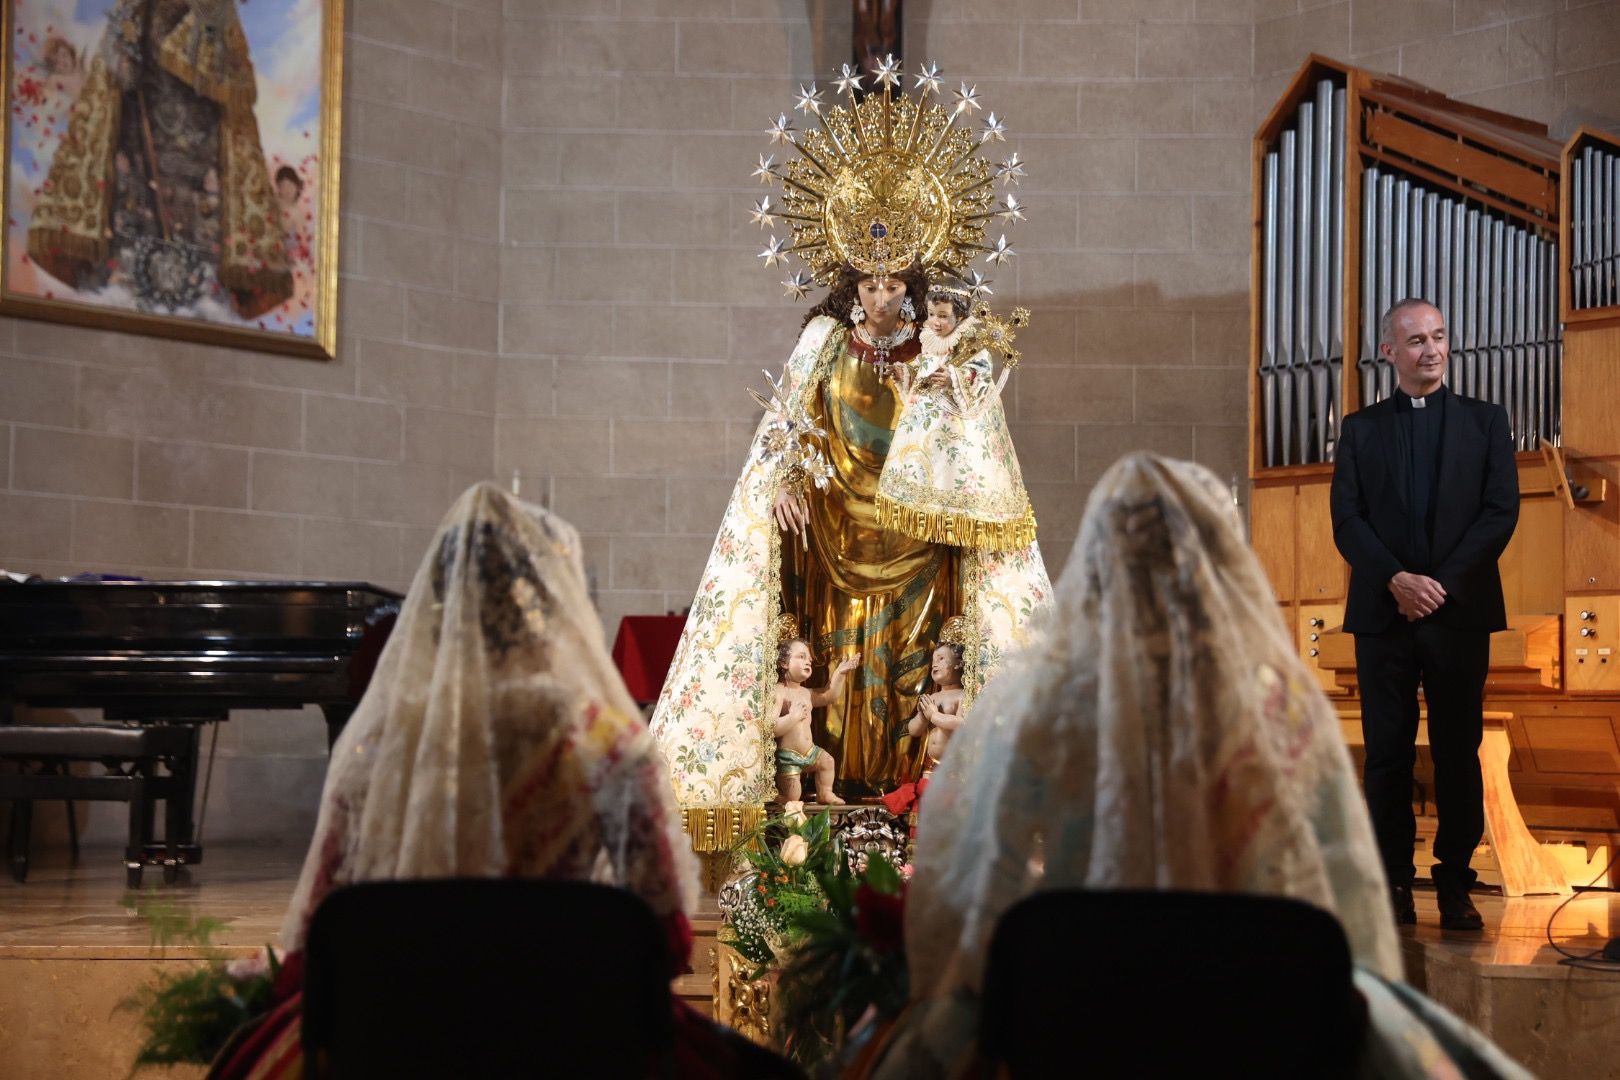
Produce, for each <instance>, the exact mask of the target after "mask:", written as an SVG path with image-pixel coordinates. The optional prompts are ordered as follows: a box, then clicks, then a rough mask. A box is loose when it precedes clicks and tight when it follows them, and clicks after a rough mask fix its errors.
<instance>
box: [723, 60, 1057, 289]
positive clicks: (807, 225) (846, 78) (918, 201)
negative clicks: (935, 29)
mask: <svg viewBox="0 0 1620 1080" xmlns="http://www.w3.org/2000/svg"><path fill="white" fill-rule="evenodd" d="M867 77H868V76H867V74H866V73H863V72H861V71H860V70H859V69H858V68H854V67H852V66H850V65H848V64H845V65H844V66H843V68H842V69H841V71H840V73H839V74H838V75H837V76H835V77H834V79H833V80H832V86H833V88H834V90H835V92H836V94H837V95H838V96H837V97H836V98H835V99H834V101H833V102H832V103H828V102H827V101H825V100H824V98H823V95H822V92H821V91H819V90H818V89H817V87H816V85H815V83H813V82H812V83H806V84H803V85H800V87H799V92H798V95H797V99H796V102H795V108H796V109H797V111H798V112H800V113H802V114H803V115H804V122H805V123H806V124H807V125H809V126H807V127H806V128H805V129H803V130H800V129H797V128H796V127H795V126H794V123H793V121H792V119H790V118H789V114H787V113H785V112H784V113H778V114H777V116H776V118H775V119H774V120H772V121H771V122H770V126H769V128H768V130H767V134H768V135H769V137H770V140H771V143H772V145H780V146H783V147H791V148H792V149H793V150H794V151H796V153H794V154H789V155H788V156H787V159H786V160H785V161H784V162H782V163H781V164H777V163H776V161H775V158H774V157H767V156H764V155H761V157H760V160H759V165H758V167H757V168H755V169H754V171H753V176H754V177H755V178H756V179H758V180H759V181H760V182H761V183H762V184H767V185H771V184H780V185H781V197H780V201H778V202H775V203H773V202H772V201H771V200H768V199H767V200H761V201H760V202H758V203H755V204H753V207H752V209H751V210H750V215H751V218H752V220H753V222H754V224H756V225H759V226H760V227H761V228H765V227H767V226H769V225H772V224H774V223H775V221H777V220H780V221H781V222H783V224H784V225H785V226H786V227H787V228H788V229H789V230H790V233H789V235H788V237H787V238H786V239H784V240H778V239H777V238H776V237H772V238H771V242H770V244H769V246H768V247H767V248H766V249H765V250H764V251H762V252H760V253H759V257H760V259H761V260H762V261H764V263H765V265H766V266H767V267H772V268H774V267H775V266H777V265H779V264H787V261H788V260H789V258H790V257H791V258H792V259H795V260H797V261H798V262H800V263H802V264H804V267H805V268H806V269H805V270H799V271H795V272H793V273H792V274H791V275H790V276H789V277H788V278H787V279H786V280H784V281H783V282H782V285H783V287H784V289H785V290H786V292H787V294H788V295H790V296H793V297H795V298H796V299H797V298H802V296H803V295H804V292H805V291H806V290H807V289H808V288H809V287H811V285H822V286H828V285H831V284H832V283H833V282H834V280H835V279H836V278H837V276H838V273H839V271H840V268H841V267H842V266H844V265H845V264H848V265H851V266H853V267H855V268H856V269H857V270H859V271H861V272H862V273H867V274H886V273H894V272H898V271H900V270H903V269H904V268H905V267H907V266H909V265H911V264H912V262H913V261H916V262H919V263H921V264H922V266H923V267H924V268H925V269H926V270H927V271H928V273H929V275H930V276H931V277H934V278H939V277H941V276H952V277H957V278H964V277H967V276H968V274H969V270H968V266H969V264H970V263H972V262H973V261H974V260H976V259H978V258H980V257H981V256H983V257H984V258H985V259H986V261H987V262H989V263H992V264H995V265H1005V263H1006V262H1007V260H1008V259H1010V258H1011V257H1012V256H1013V254H1014V252H1013V249H1012V247H1011V245H1010V244H1009V243H1008V241H1007V239H1006V237H1005V236H1002V237H1001V238H1000V239H999V240H998V241H996V242H995V243H994V244H992V243H990V242H989V241H988V239H987V237H986V236H985V229H986V227H987V225H988V223H989V222H990V221H991V220H993V219H995V218H1000V219H1001V220H1002V221H1003V222H1004V223H1006V224H1015V223H1017V222H1019V221H1022V220H1023V219H1024V209H1025V208H1024V207H1023V205H1022V204H1021V203H1019V202H1018V200H1017V199H1015V198H1012V197H1010V196H1009V197H1008V198H1007V200H1006V201H1005V202H1000V201H998V200H997V198H996V195H995V191H994V188H995V185H996V183H997V181H1000V182H1001V183H1002V184H1007V185H1011V184H1016V183H1017V182H1018V180H1019V179H1021V178H1022V176H1023V172H1024V164H1023V159H1022V158H1020V157H1019V155H1018V154H1017V153H1014V154H1013V155H1012V156H1011V157H1010V158H1009V159H1008V160H1006V161H1003V162H1001V163H999V164H997V163H996V162H994V161H992V160H990V159H989V158H988V157H986V156H985V154H986V153H987V152H988V151H989V148H990V147H991V146H993V145H994V144H996V143H999V142H1005V141H1006V138H1007V126H1006V120H1005V118H1004V117H1002V116H1001V115H1000V114H998V113H995V112H991V113H989V114H988V116H986V117H985V119H984V120H983V121H981V122H978V123H975V122H974V121H973V119H972V118H973V114H974V113H976V112H977V111H978V110H979V109H981V108H983V105H982V104H981V102H980V99H979V90H978V87H977V86H974V85H970V84H968V83H965V82H963V83H961V84H960V86H959V89H957V90H956V91H954V92H953V93H952V94H950V95H949V96H950V100H949V101H948V102H946V101H943V100H941V98H942V97H943V95H942V93H941V88H942V86H943V84H944V83H943V77H942V76H941V75H940V70H939V65H938V64H935V63H932V62H930V63H928V64H924V65H922V66H921V67H919V68H918V69H917V74H915V75H913V76H912V77H911V78H912V79H913V86H912V92H911V93H909V94H908V93H906V92H905V86H904V83H903V82H902V78H903V77H904V76H903V73H902V65H901V62H900V61H899V60H898V59H897V58H896V57H894V56H893V55H889V56H886V57H884V58H883V59H882V60H881V61H878V62H877V64H876V66H875V69H874V70H873V71H872V73H871V75H870V80H871V88H870V90H866V89H865V88H864V87H863V86H862V80H863V79H866V78H867ZM806 271H808V272H806ZM973 273H975V274H976V273H977V272H976V271H974V272H973ZM980 280H982V277H981V278H980Z"/></svg>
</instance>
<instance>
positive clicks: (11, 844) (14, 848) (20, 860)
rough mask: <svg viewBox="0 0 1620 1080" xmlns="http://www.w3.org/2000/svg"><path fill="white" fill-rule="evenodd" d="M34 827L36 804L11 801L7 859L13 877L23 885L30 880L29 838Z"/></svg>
mask: <svg viewBox="0 0 1620 1080" xmlns="http://www.w3.org/2000/svg"><path fill="white" fill-rule="evenodd" d="M33 826H34V804H33V802H32V801H30V800H28V799H13V800H11V829H10V831H9V833H8V834H7V836H6V859H7V861H8V862H10V863H11V876H12V877H13V878H14V879H16V881H17V884H19V885H21V884H22V883H23V882H25V881H27V880H28V836H29V833H30V832H32V831H33Z"/></svg>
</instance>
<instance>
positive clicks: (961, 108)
mask: <svg viewBox="0 0 1620 1080" xmlns="http://www.w3.org/2000/svg"><path fill="white" fill-rule="evenodd" d="M951 98H952V100H954V101H955V102H956V111H957V112H959V113H968V114H970V115H971V114H972V113H973V112H975V111H976V110H978V109H981V108H983V107H984V106H982V105H980V104H979V88H978V87H977V86H969V85H968V84H967V83H963V84H962V88H961V89H960V90H958V91H957V92H956V93H954V94H952V95H951Z"/></svg>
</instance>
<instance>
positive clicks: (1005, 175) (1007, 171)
mask: <svg viewBox="0 0 1620 1080" xmlns="http://www.w3.org/2000/svg"><path fill="white" fill-rule="evenodd" d="M1023 178H1024V159H1023V158H1021V157H1019V156H1018V155H1017V154H1014V155H1013V156H1012V157H1010V158H1008V159H1007V160H1006V161H1003V162H1002V163H1001V165H1000V167H999V168H998V169H997V179H999V180H1000V181H1001V182H1002V183H1003V184H1016V183H1018V181H1020V180H1022V179H1023Z"/></svg>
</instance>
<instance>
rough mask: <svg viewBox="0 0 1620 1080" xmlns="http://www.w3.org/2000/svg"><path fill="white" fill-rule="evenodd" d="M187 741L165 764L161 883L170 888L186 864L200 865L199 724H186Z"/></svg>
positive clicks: (183, 872) (182, 872)
mask: <svg viewBox="0 0 1620 1080" xmlns="http://www.w3.org/2000/svg"><path fill="white" fill-rule="evenodd" d="M187 727H188V728H190V739H189V740H188V742H187V746H186V752H185V753H184V754H181V755H179V756H177V757H176V758H174V759H173V760H172V761H170V762H169V775H170V783H171V785H172V786H171V787H170V788H169V797H168V798H167V799H165V800H164V801H163V809H164V819H163V880H164V882H165V883H166V884H170V885H172V884H174V883H175V882H176V881H179V880H180V879H181V877H182V876H184V875H185V870H184V866H185V864H186V863H191V862H202V848H201V847H200V846H199V845H198V844H197V822H196V800H197V751H198V745H199V743H200V742H201V732H202V725H201V724H188V725H187Z"/></svg>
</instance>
